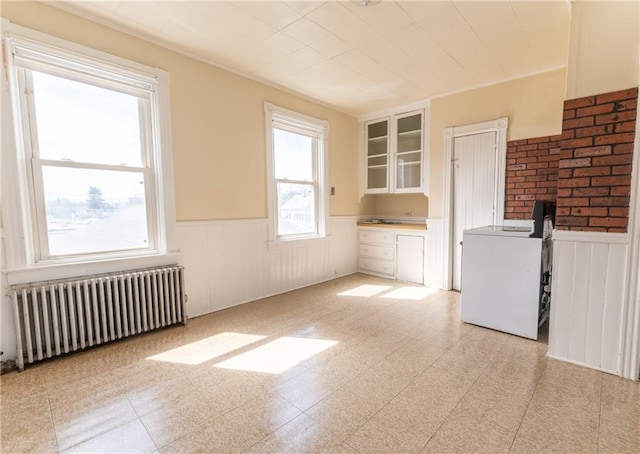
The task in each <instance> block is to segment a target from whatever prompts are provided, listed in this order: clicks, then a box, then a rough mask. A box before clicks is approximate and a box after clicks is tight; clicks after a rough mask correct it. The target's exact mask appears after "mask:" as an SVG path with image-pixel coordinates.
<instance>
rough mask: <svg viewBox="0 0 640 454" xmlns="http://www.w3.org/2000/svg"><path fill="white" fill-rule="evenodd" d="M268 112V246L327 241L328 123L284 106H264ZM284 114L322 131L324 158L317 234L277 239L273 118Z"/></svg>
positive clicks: (320, 162)
mask: <svg viewBox="0 0 640 454" xmlns="http://www.w3.org/2000/svg"><path fill="white" fill-rule="evenodd" d="M264 111H265V131H266V151H267V204H268V210H269V223H268V224H269V232H268V244H269V247H270V248H271V247H274V246H283V245H295V244H300V243H304V242H308V241H317V240H319V239H325V238H327V236H328V235H327V219H328V216H329V195H328V193H327V192H328V191H327V157H328V155H329V145H328V143H329V122H328V121H326V120H320V119H317V118H314V117H310V116H308V115H304V114H301V113H298V112H295V111H293V110H289V109H285V108H283V107H279V106H276V105H274V104H271V103H269V102H265V103H264ZM274 114H276V115H278V114H279V115H282V116H285V117H290V118H292V119H295V120H299V121H304V122H307V123H310V124H313V125H314V126H316V127H318V128H319V129H321V130H322V145H323V149H322V151H321V156H320V158H319V159H317V166H318V167H317V169H316V173H317V178H318V193H317V195H316V198H317V201H316V202H317V204H318V209H317V212H318V219H317V223H318V233H317V234H310V235H299V236H298V235H291V236H287V237H284V238H281V237H280V238H279V237H278V236H277V232H278V225H277V222H278V207H277V203H276V189H275V181H276V180H275V168H274V156H273V129H272V128H273V115H274Z"/></svg>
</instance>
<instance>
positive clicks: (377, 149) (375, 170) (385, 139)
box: [365, 119, 390, 193]
mask: <svg viewBox="0 0 640 454" xmlns="http://www.w3.org/2000/svg"><path fill="white" fill-rule="evenodd" d="M365 134H366V143H365V148H366V164H365V165H366V179H367V185H366V188H367V192H369V193H377V192H389V142H390V141H389V120H388V119H386V120H374V121H370V122H367V123H366V124H365Z"/></svg>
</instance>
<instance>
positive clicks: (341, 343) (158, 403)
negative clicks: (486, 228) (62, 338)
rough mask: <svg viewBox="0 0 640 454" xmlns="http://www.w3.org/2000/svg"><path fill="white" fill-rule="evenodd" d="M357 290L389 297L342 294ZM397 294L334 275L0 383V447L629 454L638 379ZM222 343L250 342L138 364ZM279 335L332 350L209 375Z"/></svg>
mask: <svg viewBox="0 0 640 454" xmlns="http://www.w3.org/2000/svg"><path fill="white" fill-rule="evenodd" d="M362 285H380V286H386V287H388V290H386V291H385V292H382V293H380V294H379V295H376V296H373V297H357V296H345V295H342V293H343V292H346V291H349V290H352V289H354V288H358V287H360V286H362ZM402 287H413V286H407V285H406V284H403V283H399V282H394V281H389V280H385V279H379V278H376V277H372V276H365V275H353V276H348V277H345V278H341V279H336V280H334V281H330V282H326V283H323V284H320V285H316V286H312V287H309V288H305V289H301V290H296V291H293V292H289V293H286V294H283V295H277V296H273V297H270V298H266V299H263V300H260V301H256V302H252V303H248V304H245V305H241V306H237V307H234V308H230V309H227V310H223V311H220V312H218V313H215V314H210V315H207V316H202V317H198V318H195V319H193V320H190V321H189V324H188V325H187V326H186V327H185V326H179V327H172V328H169V329H165V330H159V331H155V332H152V333H148V334H145V335H143V336H135V337H131V338H128V339H126V340H124V341H122V342H117V343H112V344H108V345H104V346H100V347H99V348H94V349H89V350H86V351H83V352H80V353H77V354H71V355H67V356H65V357H62V358H58V359H55V360H51V361H46V362H43V363H41V364H38V365H33V366H30V367H28V368H27V370H26V371H25V372H23V373H20V374H18V373H10V374H8V375H4V376H2V377H1V378H0V399H1V418H0V432H1V442H2V443H1V445H0V451H1V452H9V453H13V452H47V453H48V452H57V451H58V449H61V450H65V449H68V450H72V451H82V452H100V451H108V452H131V451H136V452H155V451H156V450H159V451H162V452H166V453H169V452H207V453H209V452H216V453H218V452H243V451H245V450H250V451H251V452H269V453H278V454H280V453H282V452H295V453H302V452H304V453H308V452H311V453H312V452H330V453H349V454H354V453H357V454H367V453H385V454H386V453H402V452H407V453H418V452H420V451H421V450H424V451H425V452H447V453H448V452H485V451H486V452H505V451H508V450H509V449H511V450H512V451H513V452H595V451H596V450H599V451H600V452H621V453H624V452H629V453H631V452H634V453H635V452H640V448H639V444H640V440H639V438H640V434H639V432H638V431H637V430H636V429H637V427H638V426H639V425H640V414H639V412H640V410H639V408H640V402H639V399H640V396H639V393H640V391H638V389H639V386H640V385H639V384H638V383H633V382H630V381H626V380H621V379H618V378H616V377H612V376H608V375H606V374H602V373H600V372H596V371H592V370H588V369H584V368H580V367H577V366H573V365H570V364H566V363H560V362H558V361H553V360H549V359H547V358H546V351H547V348H546V340H545V339H546V332H545V330H544V329H543V330H542V331H541V333H540V336H541V339H540V340H539V341H538V342H535V341H531V340H528V339H523V338H519V337H516V336H510V335H506V334H504V333H499V332H496V331H491V330H487V329H484V328H480V327H476V326H473V325H469V324H466V323H461V322H460V304H459V298H460V295H459V293H456V292H442V291H436V292H428V293H429V294H426V293H425V295H424V296H422V297H420V299H402V298H398V297H393V298H387V297H385V295H388V294H391V292H392V291H394V290H396V289H398V288H402ZM417 288H419V289H420V287H417ZM230 332H232V333H241V334H253V335H261V336H265V338H264V340H261V341H260V342H258V343H256V344H255V345H247V346H246V347H240V348H238V349H236V350H233V351H230V352H227V353H225V354H223V355H221V356H219V357H216V358H209V359H206V360H204V361H202V362H200V363H196V364H183V363H181V362H180V361H158V360H157V358H156V359H153V358H152V357H154V356H155V355H158V354H160V353H163V352H167V351H169V350H172V349H175V348H178V347H182V346H184V345H189V344H191V343H194V342H199V341H202V340H203V339H207V338H209V337H212V336H216V335H219V334H221V333H230ZM282 337H294V338H303V339H320V340H332V341H336V342H337V343H336V344H335V345H333V346H332V347H331V348H328V349H326V350H324V351H322V352H320V353H318V354H316V355H314V356H312V357H310V358H307V359H305V360H303V361H301V362H299V363H297V364H295V365H293V366H292V367H289V368H288V369H286V370H284V371H281V372H279V373H264V372H255V371H250V370H234V369H225V368H221V367H216V366H217V365H218V364H219V363H220V362H222V361H225V360H228V359H230V358H233V357H235V356H237V355H238V354H240V353H243V352H247V351H251V350H252V349H253V348H255V347H256V346H258V345H264V344H266V343H269V342H273V341H275V340H278V339H280V338H282ZM204 353H206V352H204ZM281 354H285V355H286V352H283V353H281ZM249 366H250V365H249ZM248 368H249V369H250V368H251V367H248Z"/></svg>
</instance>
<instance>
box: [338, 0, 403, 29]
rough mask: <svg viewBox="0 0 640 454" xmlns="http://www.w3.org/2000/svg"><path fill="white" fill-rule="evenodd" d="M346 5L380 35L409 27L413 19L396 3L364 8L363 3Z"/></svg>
mask: <svg viewBox="0 0 640 454" xmlns="http://www.w3.org/2000/svg"><path fill="white" fill-rule="evenodd" d="M344 5H345V6H346V7H347V8H348V9H349V10H351V11H352V12H353V14H354V15H356V16H357V17H358V18H359V19H360V20H361V21H363V22H364V23H366V24H368V25H369V26H370V27H371V28H373V29H374V30H376V31H378V32H380V33H387V32H391V31H394V30H398V29H400V28H404V27H408V26H409V25H411V24H412V23H413V19H411V17H410V16H409V15H408V14H407V13H406V12H405V11H404V10H403V9H402V8H400V6H399V5H398V4H397V3H396V2H380V3H376V4H369V6H363V3H362V2H358V1H352V2H345V3H344Z"/></svg>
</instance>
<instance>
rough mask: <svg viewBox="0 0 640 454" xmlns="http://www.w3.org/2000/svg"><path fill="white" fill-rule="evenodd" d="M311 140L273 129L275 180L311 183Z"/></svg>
mask: <svg viewBox="0 0 640 454" xmlns="http://www.w3.org/2000/svg"><path fill="white" fill-rule="evenodd" d="M313 140H314V139H312V138H311V137H307V136H303V135H301V134H296V133H293V132H289V131H283V130H282V129H276V128H273V147H274V160H275V163H274V165H275V177H276V179H278V180H284V179H286V180H298V181H313Z"/></svg>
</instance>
